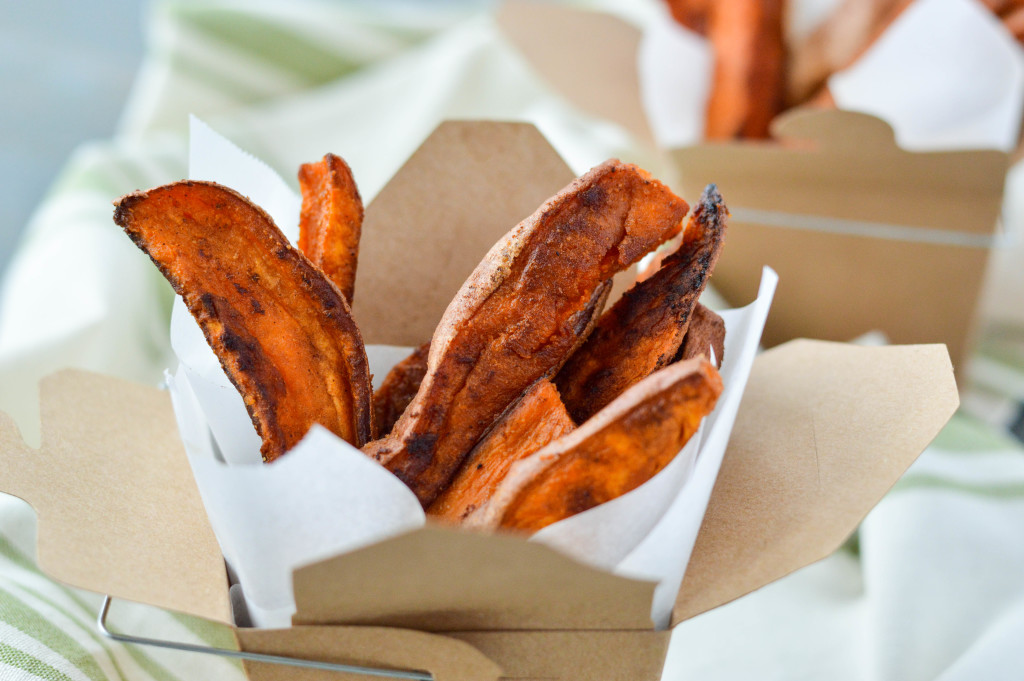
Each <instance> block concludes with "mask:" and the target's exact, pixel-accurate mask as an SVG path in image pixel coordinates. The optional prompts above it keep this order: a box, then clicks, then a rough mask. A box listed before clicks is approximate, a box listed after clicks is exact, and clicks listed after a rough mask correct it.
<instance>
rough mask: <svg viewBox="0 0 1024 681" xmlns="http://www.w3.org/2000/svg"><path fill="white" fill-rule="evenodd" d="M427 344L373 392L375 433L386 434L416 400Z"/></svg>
mask: <svg viewBox="0 0 1024 681" xmlns="http://www.w3.org/2000/svg"><path fill="white" fill-rule="evenodd" d="M429 352H430V343H429V342H428V343H424V344H423V345H421V346H420V347H418V348H416V349H415V350H413V353H412V354H411V355H409V356H408V357H406V358H405V359H403V360H402V361H401V362H399V363H398V364H396V365H395V366H393V367H392V368H391V371H389V372H388V375H387V376H385V377H384V380H383V381H382V382H381V384H380V387H379V388H377V391H376V392H375V393H373V417H374V418H373V420H374V425H375V427H376V428H377V432H378V433H380V434H381V435H387V434H388V433H390V432H391V429H392V428H394V427H395V423H396V422H397V421H398V417H400V416H401V415H402V412H404V411H405V408H406V407H408V406H409V403H410V402H412V398H414V397H416V391H418V390H419V389H420V383H422V382H423V376H424V375H426V373H427V354H428V353H429Z"/></svg>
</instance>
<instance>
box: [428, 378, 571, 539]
mask: <svg viewBox="0 0 1024 681" xmlns="http://www.w3.org/2000/svg"><path fill="white" fill-rule="evenodd" d="M575 427H576V424H574V423H573V422H572V419H571V418H569V414H568V412H566V411H565V406H564V405H563V404H562V400H561V398H560V397H559V396H558V389H557V388H555V386H554V384H553V383H552V382H551V381H549V380H547V379H543V380H540V381H537V383H535V384H534V385H533V386H532V387H531V388H530V389H529V390H527V391H526V392H525V393H523V396H522V397H521V398H519V401H517V402H516V403H515V404H514V405H513V406H512V408H510V409H509V411H507V412H506V413H505V414H504V415H503V416H502V417H501V418H500V419H498V421H497V422H496V423H495V424H494V427H493V428H492V429H491V431H490V432H489V433H487V435H485V436H484V438H483V439H482V440H480V442H479V443H477V445H476V447H474V448H473V451H472V452H470V454H469V456H468V457H466V460H465V462H463V464H462V467H461V468H459V472H458V473H456V474H455V477H454V478H453V479H452V482H451V484H450V485H449V486H448V488H447V489H445V491H444V492H442V493H441V496H439V497H438V498H437V499H435V500H434V503H432V504H431V505H430V507H429V508H428V509H427V515H430V516H433V517H435V518H439V519H441V520H447V521H450V522H453V523H458V522H460V521H461V520H463V519H464V518H465V517H466V516H468V515H469V514H470V513H472V512H473V511H474V510H476V509H477V508H479V507H481V506H483V505H484V504H485V503H486V502H487V499H489V498H490V497H491V495H492V494H493V493H494V490H495V488H496V487H497V486H498V485H499V484H500V483H501V481H502V480H503V479H504V478H505V475H506V474H507V473H508V470H509V468H510V467H511V466H512V464H514V463H515V462H516V461H518V460H520V459H523V458H525V457H527V456H529V455H530V454H533V453H534V452H536V451H537V450H539V449H540V448H541V447H544V446H545V445H547V444H548V443H549V442H552V441H553V440H557V439H558V438H560V437H562V436H563V435H567V434H568V433H570V432H571V431H572V430H573V429H574V428H575Z"/></svg>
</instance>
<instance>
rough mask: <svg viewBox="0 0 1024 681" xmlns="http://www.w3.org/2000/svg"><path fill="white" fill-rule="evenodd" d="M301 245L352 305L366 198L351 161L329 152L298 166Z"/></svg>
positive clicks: (303, 250) (308, 256)
mask: <svg viewBox="0 0 1024 681" xmlns="http://www.w3.org/2000/svg"><path fill="white" fill-rule="evenodd" d="M299 187H300V189H301V190H302V212H301V214H300V215H299V249H301V250H302V252H303V253H305V254H306V257H307V258H309V259H310V260H311V261H312V262H313V264H314V265H316V266H317V267H319V268H320V269H322V270H323V271H324V274H326V275H327V278H328V279H330V280H331V281H333V282H334V283H335V284H336V285H337V286H338V288H339V289H340V290H341V294H342V295H343V296H345V300H346V301H347V302H348V304H349V305H351V304H352V296H353V295H354V294H355V285H356V262H357V260H358V259H359V237H360V235H361V233H362V227H363V200H362V199H361V198H360V197H359V190H358V189H357V188H356V182H355V179H353V177H352V171H351V170H350V169H349V167H348V164H346V163H345V162H344V161H343V160H341V159H340V158H338V157H337V156H335V155H334V154H327V155H325V156H324V158H323V160H322V161H319V162H317V163H304V164H303V165H301V166H300V167H299Z"/></svg>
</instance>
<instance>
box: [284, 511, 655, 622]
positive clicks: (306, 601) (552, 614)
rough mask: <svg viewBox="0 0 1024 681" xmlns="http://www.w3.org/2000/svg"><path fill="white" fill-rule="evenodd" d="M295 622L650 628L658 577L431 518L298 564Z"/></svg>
mask: <svg viewBox="0 0 1024 681" xmlns="http://www.w3.org/2000/svg"><path fill="white" fill-rule="evenodd" d="M293 584H294V587H295V604H296V614H295V616H294V617H293V618H292V620H293V622H294V623H295V624H365V625H380V626H396V627H406V628H410V629H420V630H424V631H495V630H518V629H538V630H539V629H563V630H570V629H648V630H649V629H651V628H652V627H653V625H652V622H651V600H652V598H653V595H654V586H655V585H654V583H652V582H644V581H639V580H633V579H627V578H625V577H618V576H616V575H613V574H611V573H608V572H604V571H602V570H597V569H595V568H591V567H588V566H586V565H583V564H582V563H579V562H576V561H574V560H572V559H570V558H568V557H566V556H564V555H562V554H560V553H558V552H556V551H555V550H553V549H551V548H548V547H546V546H543V545H541V544H537V543H533V542H526V541H523V539H522V537H519V536H513V535H507V534H483V533H478V532H470V531H464V530H457V529H453V528H448V527H443V526H439V525H427V526H425V527H423V528H421V529H419V530H415V531H413V532H409V533H406V534H403V535H400V536H398V537H394V538H392V539H388V540H385V541H383V542H379V543H377V544H373V545H372V546H368V547H366V548H364V549H361V550H357V551H353V552H350V553H346V554H343V555H340V556H334V557H332V558H328V559H326V560H323V561H320V562H317V563H314V564H311V565H308V566H306V567H303V568H300V569H298V570H296V571H295V573H294V575H293Z"/></svg>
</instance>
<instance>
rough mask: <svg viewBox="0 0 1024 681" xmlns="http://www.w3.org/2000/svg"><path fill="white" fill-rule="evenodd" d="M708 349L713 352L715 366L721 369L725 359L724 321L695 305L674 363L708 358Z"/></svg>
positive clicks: (713, 313)
mask: <svg viewBox="0 0 1024 681" xmlns="http://www.w3.org/2000/svg"><path fill="white" fill-rule="evenodd" d="M708 348H712V349H713V350H714V351H715V366H716V367H718V368H719V369H721V368H722V359H723V358H724V357H725V321H724V320H723V319H722V318H721V317H720V316H718V313H716V312H715V311H714V310H709V309H708V308H706V307H704V306H703V305H701V304H700V303H697V307H695V308H693V314H692V315H691V316H690V325H689V326H688V327H687V328H686V337H685V338H683V347H681V348H679V354H678V355H676V361H679V360H683V359H692V358H694V357H698V356H700V355H704V356H705V357H708V358H710V357H711V355H710V353H709V350H708Z"/></svg>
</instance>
